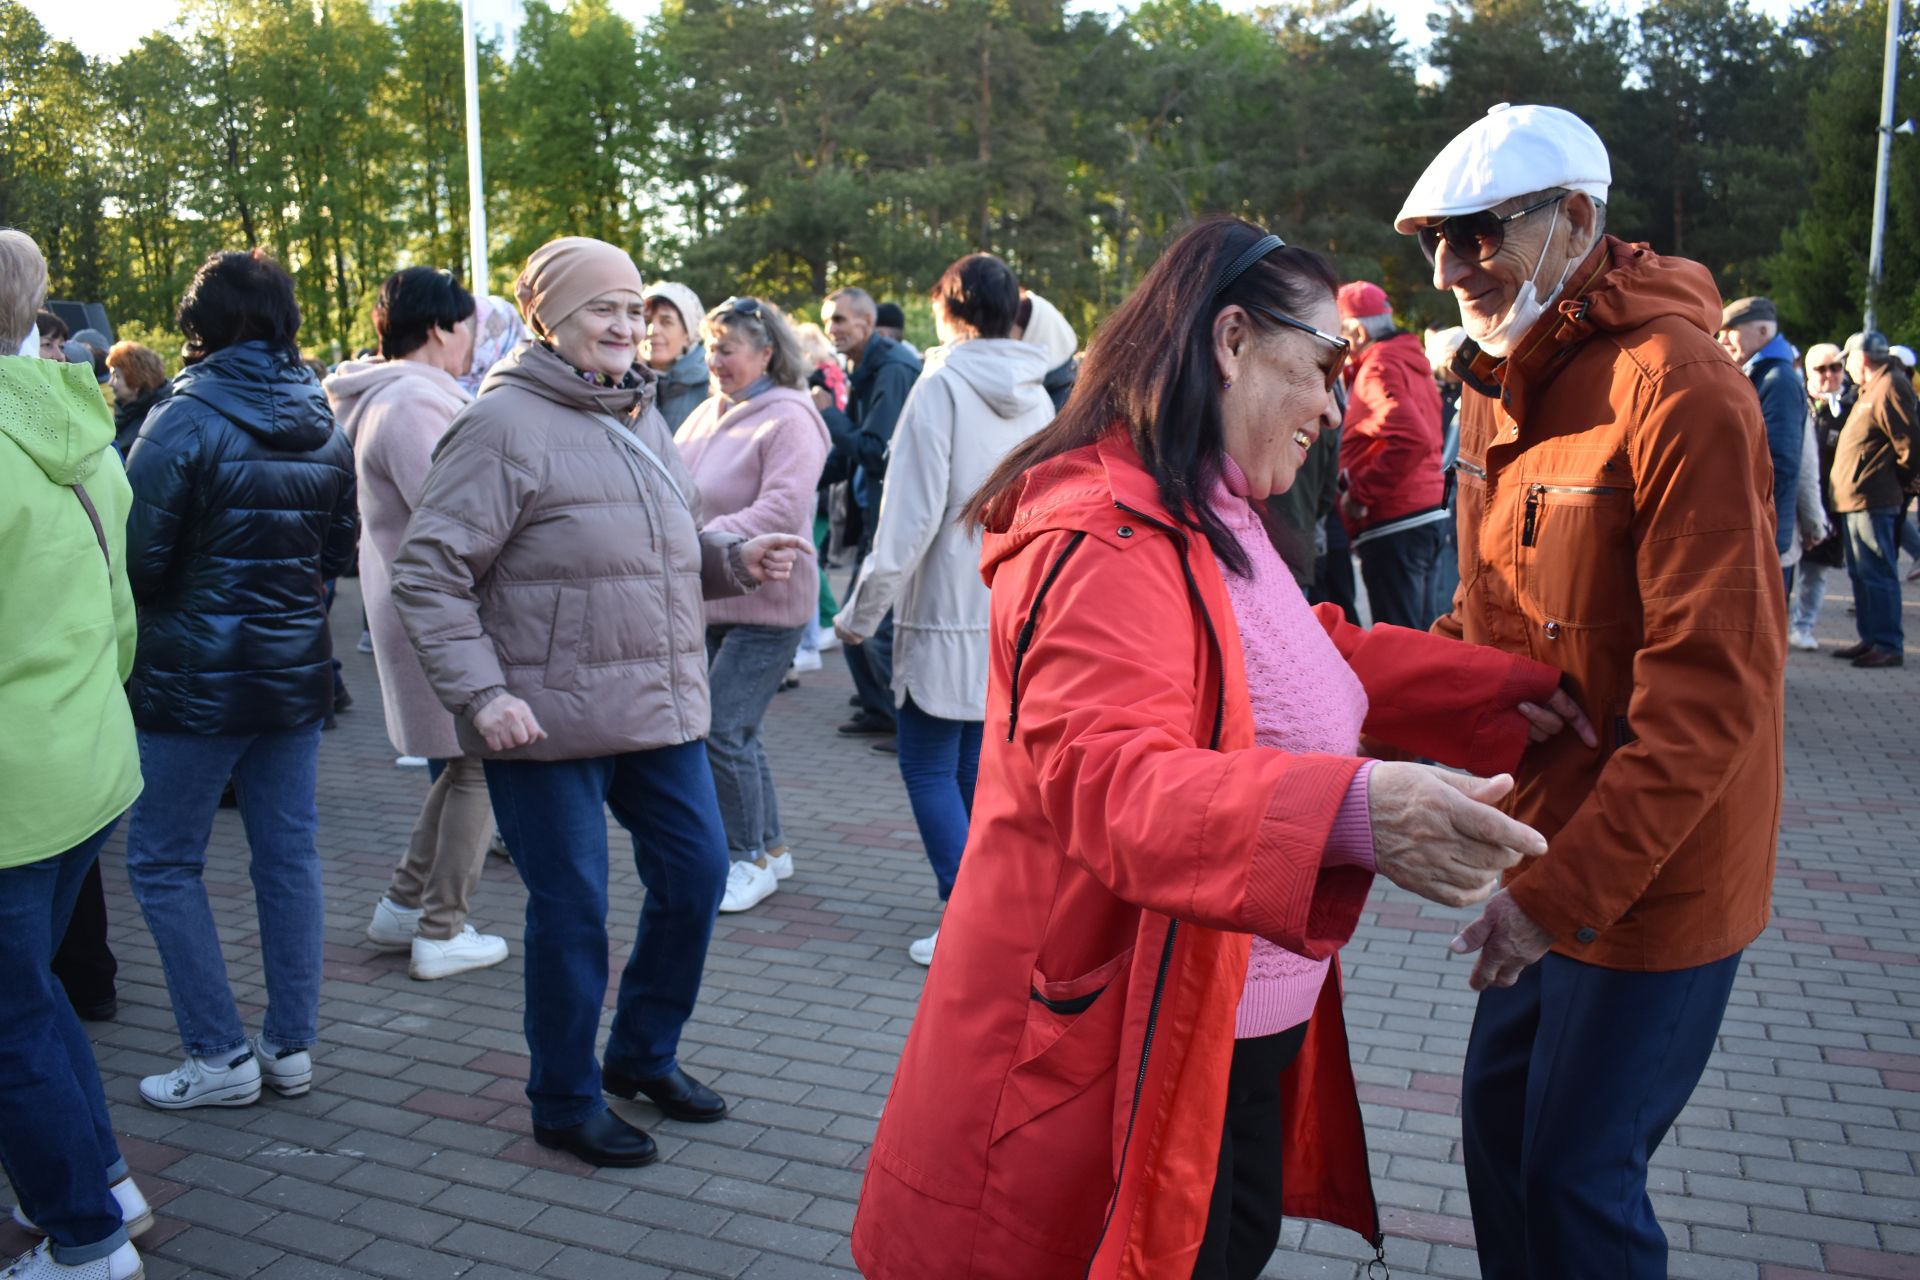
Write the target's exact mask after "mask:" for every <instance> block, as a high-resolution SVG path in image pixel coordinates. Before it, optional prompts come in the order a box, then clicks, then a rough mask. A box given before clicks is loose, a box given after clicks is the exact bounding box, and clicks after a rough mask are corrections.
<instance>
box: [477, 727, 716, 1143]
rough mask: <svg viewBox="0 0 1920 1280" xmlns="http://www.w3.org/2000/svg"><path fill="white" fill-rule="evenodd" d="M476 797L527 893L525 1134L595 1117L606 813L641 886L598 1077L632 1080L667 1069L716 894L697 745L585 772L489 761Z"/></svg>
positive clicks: (711, 816)
mask: <svg viewBox="0 0 1920 1280" xmlns="http://www.w3.org/2000/svg"><path fill="white" fill-rule="evenodd" d="M486 770H487V791H488V793H489V794H490V795H491V796H492V797H493V815H494V818H495V819H496V820H497V821H498V822H499V824H500V834H501V835H502V836H504V837H505V838H506V841H507V847H508V848H509V849H512V850H513V866H514V870H516V871H518V872H519V873H520V879H521V881H522V882H523V883H524V884H525V885H526V886H527V927H526V934H525V938H526V947H525V949H526V991H527V1013H526V1019H525V1026H526V1034H527V1051H528V1053H529V1055H530V1056H531V1057H532V1059H533V1073H532V1079H530V1080H529V1081H528V1082H527V1098H528V1099H529V1100H530V1101H531V1102H532V1104H533V1122H534V1123H535V1124H537V1125H539V1126H541V1127H542V1128H546V1129H565V1128H569V1127H571V1126H573V1125H576V1124H582V1123H585V1122H586V1121H588V1120H591V1119H592V1118H593V1117H594V1116H595V1115H598V1114H599V1113H600V1112H601V1111H604V1110H606V1106H607V1104H606V1101H605V1100H604V1099H603V1098H602V1097H601V1096H600V1068H599V1064H598V1063H596V1062H595V1061H594V1053H593V1046H594V1040H595V1038H596V1036H597V1035H598V1033H599V1030H600V1010H601V1007H602V1005H603V1003H604V1001H605V999H606V991H607V865H608V863H607V858H608V854H607V814H606V811H607V809H608V808H611V809H612V810H613V816H614V819H615V820H616V821H617V822H619V824H620V825H621V826H622V827H624V828H626V831H627V834H628V835H629V836H631V837H632V838H633V861H634V865H635V866H636V867H637V868H638V869H639V871H640V881H641V883H642V884H644V885H645V886H646V889H647V897H646V902H645V903H644V904H643V905H642V906H641V908H640V927H639V929H638V930H637V931H636V933H635V936H634V940H633V954H632V955H631V956H630V957H628V959H627V966H626V969H625V970H624V971H623V972H622V973H621V975H620V993H619V996H618V997H617V998H616V1000H615V1003H614V1009H613V1030H612V1031H611V1033H610V1034H609V1035H608V1036H607V1056H606V1061H607V1066H609V1067H611V1068H612V1069H613V1070H615V1071H618V1072H619V1073H621V1074H622V1075H626V1076H633V1077H637V1078H639V1079H642V1080H649V1079H653V1078H655V1077H658V1076H663V1075H665V1074H667V1072H669V1071H671V1070H673V1068H674V1067H675V1066H676V1065H677V1058H676V1055H677V1053H678V1051H679V1048H680V1029H681V1027H683V1026H684V1025H686V1021H687V1018H688V1017H689V1016H690V1015H691V1014H692V1013H693V1005H694V1001H695V1000H696V999H697V998H698V996H699V994H700V975H701V971H702V970H703V969H704V968H705V966H706V962H707V943H708V941H709V940H710V939H711V938H712V936H713V922H714V920H715V918H716V917H717V916H718V915H719V912H720V899H721V897H722V895H724V894H725V892H726V888H727V838H726V835H725V834H724V833H723V832H722V831H721V829H720V807H719V804H718V802H717V801H716V800H715V799H714V794H713V770H712V768H711V767H710V766H709V765H708V764H707V744H706V743H704V742H687V743H682V744H681V745H679V746H675V747H660V748H658V749H656V750H653V751H633V752H629V753H627V754H626V755H620V756H601V757H598V758H595V759H591V760H488V761H487V762H486Z"/></svg>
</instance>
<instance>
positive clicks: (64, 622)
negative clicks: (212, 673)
mask: <svg viewBox="0 0 1920 1280" xmlns="http://www.w3.org/2000/svg"><path fill="white" fill-rule="evenodd" d="M80 488H84V490H85V493H86V496H87V497H88V498H89V499H91V501H92V503H93V507H94V510H95V512H97V513H98V515H99V518H100V531H99V533H97V534H96V532H95V530H94V523H93V520H92V519H91V518H90V517H89V516H88V514H87V508H86V506H85V504H84V503H82V502H81V500H80V498H79V496H78V494H77V492H76V490H77V489H80ZM132 502H133V490H132V489H130V488H129V487H128V485H127V475H126V472H125V471H124V470H123V469H122V468H121V465H120V456H119V455H118V454H117V453H115V452H114V451H113V418H112V416H111V415H109V414H108V413H107V406H106V405H105V403H104V402H102V401H101V399H100V389H99V387H98V386H97V385H95V383H94V380H93V370H92V369H90V368H87V367H85V366H83V365H77V364H55V363H53V362H51V361H47V360H36V359H34V358H33V357H31V356H0V814H4V815H5V819H4V820H3V821H0V867H17V866H22V865H24V864H26V863H29V862H38V861H41V860H42V859H44V858H51V857H53V856H55V855H56V854H61V853H65V852H66V851H67V850H68V849H71V848H73V847H74V846H75V845H77V844H80V843H81V842H82V841H84V840H86V838H87V837H88V836H91V835H93V834H94V833H95V832H96V831H98V830H100V828H102V827H104V826H106V825H107V824H108V823H109V822H112V821H113V820H114V819H115V818H118V817H119V816H120V815H121V814H123V813H125V812H126V811H127V809H128V807H129V806H130V805H132V804H133V801H134V799H135V797H137V796H138V795H139V794H140V749H139V744H138V742H137V740H136V739H135V737H134V731H133V713H132V711H131V710H129V709H128V706H127V696H126V693H125V691H124V689H123V688H122V685H123V684H124V683H125V681H126V678H127V675H128V673H129V672H131V671H132V670H133V644H134V637H135V634H136V628H135V625H134V614H133V590H132V588H131V587H130V586H129V585H128V583H127V575H126V549H127V510H128V508H129V507H130V506H131V505H132ZM102 538H104V539H105V541H106V548H105V552H104V554H103V553H102V549H101V545H100V543H101V540H102ZM109 565H111V568H109Z"/></svg>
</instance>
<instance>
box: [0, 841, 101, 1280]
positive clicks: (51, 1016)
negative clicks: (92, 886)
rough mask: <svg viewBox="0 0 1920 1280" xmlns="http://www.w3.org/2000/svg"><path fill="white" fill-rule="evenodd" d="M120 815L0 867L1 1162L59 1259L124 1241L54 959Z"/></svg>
mask: <svg viewBox="0 0 1920 1280" xmlns="http://www.w3.org/2000/svg"><path fill="white" fill-rule="evenodd" d="M118 821H119V819H117V818H116V819H115V820H114V821H113V822H109V823H108V824H107V825H106V826H105V827H103V828H102V829H100V830H99V831H97V832H95V833H94V834H93V835H92V836H90V837H88V838H87V839H86V840H85V841H83V842H81V843H80V844H78V845H76V846H74V847H73V848H71V849H69V850H67V851H66V852H65V853H61V854H56V855H54V856H53V857H51V858H44V859H42V860H41V861H39V862H29V863H27V864H26V865H25V866H20V867H6V868H4V869H0V1026H4V1027H5V1028H6V1031H5V1033H4V1034H0V1165H4V1166H5V1168H6V1171H7V1179H8V1181H10V1182H11V1183H13V1190H14V1194H15V1195H17V1196H19V1197H20V1207H21V1208H22V1209H24V1210H25V1211H26V1214H27V1216H28V1217H29V1218H32V1219H33V1220H34V1222H35V1223H37V1224H38V1225H39V1227H40V1229H41V1230H43V1231H45V1232H46V1233H47V1236H48V1238H49V1239H51V1240H52V1241H53V1257H54V1261H56V1262H60V1263H64V1264H65V1265H67V1266H78V1265H80V1264H81V1263H83V1262H92V1261H94V1260H95V1259H96V1258H104V1257H106V1256H107V1255H108V1254H110V1253H112V1252H113V1251H114V1250H115V1249H118V1248H119V1247H120V1246H121V1245H123V1244H125V1243H126V1242H127V1229H126V1227H125V1226H124V1225H123V1224H122V1223H121V1221H120V1206H119V1204H118V1203H116V1202H115V1200H114V1198H113V1195H112V1194H111V1193H110V1192H109V1191H108V1190H107V1187H108V1185H109V1184H111V1183H113V1182H117V1181H119V1180H120V1179H121V1178H124V1177H126V1176H127V1164H126V1161H124V1160H122V1159H121V1158H120V1148H119V1146H118V1145H117V1144H115V1142H114V1140H113V1121H112V1120H111V1119H110V1118H109V1117H108V1115H107V1098H106V1094H105V1093H103V1092H102V1091H101V1088H100V1068H99V1067H98V1066H96V1065H95V1063H94V1060H93V1046H92V1045H91V1044H89V1043H88V1042H87V1033H86V1032H85V1031H83V1030H81V1028H80V1019H79V1018H78V1017H76V1016H75V1015H74V1012H73V1006H72V1005H71V1004H70V1003H68V1001H67V997H66V993H65V992H64V991H62V990H61V988H60V984H59V983H57V982H55V981H54V978H53V969H52V963H53V953H54V949H55V948H56V947H57V946H58V945H59V943H60V938H61V935H63V934H64V933H66V931H67V919H68V917H69V916H70V915H72V913H73V903H74V899H75V898H77V897H78V896H79V894H80V885H81V883H82V882H83V881H85V880H86V878H87V872H88V870H89V869H90V868H92V866H93V865H94V860H95V859H96V858H98V857H99V856H100V846H102V845H104V844H105V843H106V842H107V837H108V836H109V835H111V834H113V828H114V826H115V825H116V824H117V823H118Z"/></svg>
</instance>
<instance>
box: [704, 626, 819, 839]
mask: <svg viewBox="0 0 1920 1280" xmlns="http://www.w3.org/2000/svg"><path fill="white" fill-rule="evenodd" d="M802 630H803V628H800V627H750V626H735V627H708V628H707V662H708V668H707V687H708V689H709V690H710V691H711V694H712V703H713V724H712V728H710V729H709V730H708V731H707V759H708V761H709V762H711V764H712V765H713V789H714V792H715V794H716V795H717V796H718V797H719V801H720V825H721V826H722V827H723V828H725V830H726V833H727V854H728V856H729V857H731V858H733V859H735V860H736V861H742V860H745V859H748V858H752V857H755V856H757V855H759V854H761V853H765V852H766V851H767V850H769V849H779V848H783V847H785V845H786V842H787V841H786V837H785V836H783V835H782V834H781V832H780V801H779V800H778V798H777V797H776V796H775V794H774V790H773V769H772V768H771V766H769V765H768V764H767V749H766V746H765V744H763V743H762V742H761V740H760V722H761V721H762V720H764V719H765V718H766V715H767V708H768V707H769V706H770V705H772V703H773V695H774V694H776V693H778V692H780V681H781V679H782V678H783V677H784V676H785V675H786V674H787V668H788V667H790V666H792V665H793V655H794V651H795V650H796V649H797V648H798V647H799V644H800V632H801V631H802Z"/></svg>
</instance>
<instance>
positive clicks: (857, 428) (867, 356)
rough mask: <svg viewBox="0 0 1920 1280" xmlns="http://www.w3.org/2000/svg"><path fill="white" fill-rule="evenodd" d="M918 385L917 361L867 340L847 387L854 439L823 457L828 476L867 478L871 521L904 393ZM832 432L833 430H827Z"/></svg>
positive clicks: (884, 340)
mask: <svg viewBox="0 0 1920 1280" xmlns="http://www.w3.org/2000/svg"><path fill="white" fill-rule="evenodd" d="M919 379H920V357H919V356H916V355H914V354H913V352H911V351H909V350H907V349H906V348H905V347H903V346H901V345H900V344H899V343H897V342H895V341H894V340H893V339H892V338H888V337H883V336H881V335H879V334H875V335H874V336H873V337H871V338H868V339H867V347H866V350H865V351H863V352H861V354H860V363H859V364H857V365H855V366H854V367H853V377H852V379H851V380H850V381H849V382H848V384H847V417H848V419H849V420H850V421H851V422H852V424H853V429H854V430H853V435H852V436H851V437H850V438H848V439H846V440H845V442H844V443H841V442H836V443H835V445H834V447H833V450H832V451H831V452H830V453H829V454H828V455H827V465H826V473H827V474H830V475H843V474H844V475H851V474H852V473H853V472H854V471H855V470H861V471H864V472H866V477H865V478H866V492H865V494H864V495H862V496H863V497H864V499H865V500H864V501H863V502H862V504H861V505H862V506H864V507H865V508H866V510H867V513H868V514H869V515H872V514H873V513H875V512H878V511H879V510H880V486H881V482H882V480H884V479H885V477H886V474H887V451H888V450H889V449H890V448H892V446H893V429H894V427H895V426H896V425H898V423H899V421H900V410H901V409H903V408H905V407H906V403H907V393H908V392H910V391H912V390H913V384H914V383H915V382H917V381H919ZM829 430H830V431H831V426H830V427H829Z"/></svg>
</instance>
